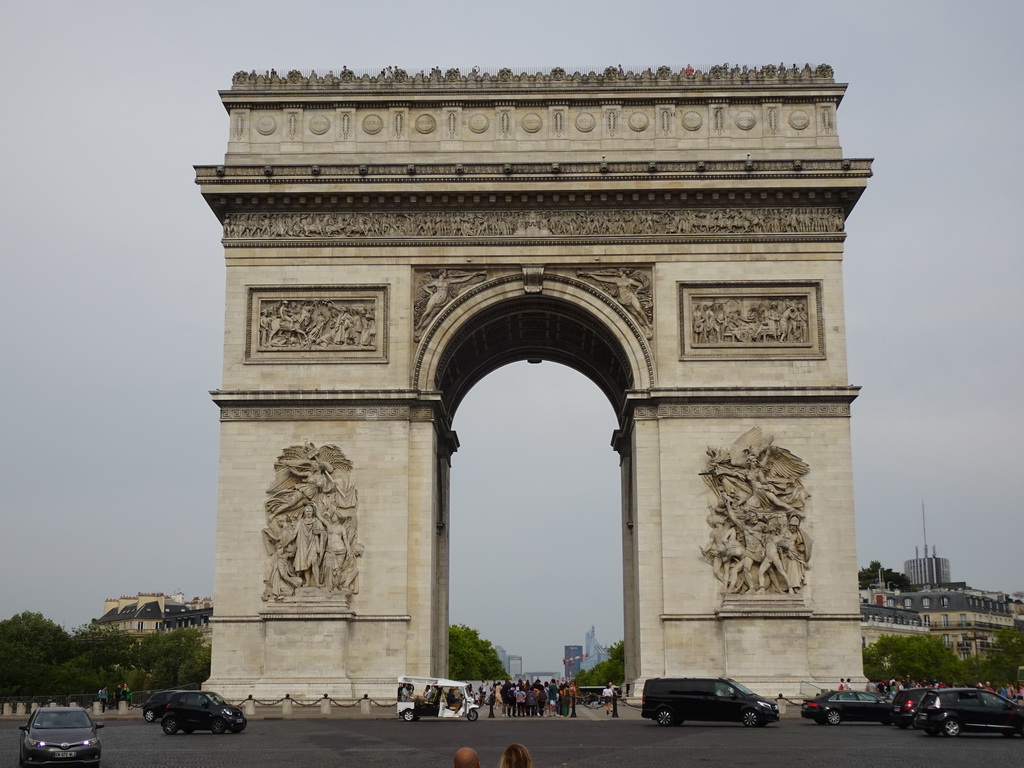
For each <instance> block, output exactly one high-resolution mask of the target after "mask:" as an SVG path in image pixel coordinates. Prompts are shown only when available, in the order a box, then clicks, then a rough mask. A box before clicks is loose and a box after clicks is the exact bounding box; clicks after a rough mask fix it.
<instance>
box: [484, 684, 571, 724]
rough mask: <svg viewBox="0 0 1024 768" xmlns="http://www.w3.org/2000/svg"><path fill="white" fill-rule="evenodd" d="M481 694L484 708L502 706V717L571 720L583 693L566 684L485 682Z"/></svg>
mask: <svg viewBox="0 0 1024 768" xmlns="http://www.w3.org/2000/svg"><path fill="white" fill-rule="evenodd" d="M478 694H479V695H480V702H481V704H489V705H491V704H493V706H494V708H495V709H497V708H498V707H499V706H500V707H501V716H502V717H568V716H569V714H570V712H571V709H572V703H573V700H574V699H575V698H578V697H579V695H580V689H579V686H577V685H576V683H575V682H573V681H565V680H563V681H562V682H558V681H556V680H553V679H552V680H549V681H548V682H544V681H542V680H534V681H533V682H532V683H531V682H530V681H529V680H516V681H515V682H513V681H512V680H506V681H505V682H504V683H502V682H500V681H495V682H494V683H493V684H492V683H489V682H485V683H484V684H483V685H481V686H480V689H479V691H478Z"/></svg>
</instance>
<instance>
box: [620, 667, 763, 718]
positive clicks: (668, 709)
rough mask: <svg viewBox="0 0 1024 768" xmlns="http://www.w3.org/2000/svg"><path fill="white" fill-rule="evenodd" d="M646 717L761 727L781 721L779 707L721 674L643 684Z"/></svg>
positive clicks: (666, 678)
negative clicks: (710, 721) (714, 721)
mask: <svg viewBox="0 0 1024 768" xmlns="http://www.w3.org/2000/svg"><path fill="white" fill-rule="evenodd" d="M640 714H641V715H643V717H648V718H651V719H652V720H654V721H655V722H656V723H657V724H658V725H679V724H680V723H682V722H684V721H685V720H717V721H725V722H735V723H743V724H744V725H746V726H750V727H753V726H762V725H767V724H768V723H774V722H778V719H779V706H778V705H777V704H776V703H775V702H773V701H769V700H768V699H765V698H762V697H761V696H758V695H757V694H756V693H754V692H753V691H752V690H750V689H749V688H747V687H746V686H744V685H741V684H740V683H737V682H736V681H735V680H727V679H725V678H722V677H654V678H651V679H650V680H648V681H647V682H646V683H644V703H643V709H642V710H641V712H640Z"/></svg>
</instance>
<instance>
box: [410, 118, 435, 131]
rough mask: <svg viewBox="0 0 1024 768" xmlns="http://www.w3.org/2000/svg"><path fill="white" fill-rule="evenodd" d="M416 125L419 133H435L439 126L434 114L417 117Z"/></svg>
mask: <svg viewBox="0 0 1024 768" xmlns="http://www.w3.org/2000/svg"><path fill="white" fill-rule="evenodd" d="M415 126H416V131H417V132H418V133H423V134H427V133H433V132H434V130H435V129H436V128H437V120H435V119H434V116H433V115H420V116H419V117H417V118H416V122H415Z"/></svg>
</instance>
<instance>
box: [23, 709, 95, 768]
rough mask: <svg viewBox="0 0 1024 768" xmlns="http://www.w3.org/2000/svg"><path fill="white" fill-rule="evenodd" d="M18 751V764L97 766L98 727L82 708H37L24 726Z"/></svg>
mask: <svg viewBox="0 0 1024 768" xmlns="http://www.w3.org/2000/svg"><path fill="white" fill-rule="evenodd" d="M18 727H19V728H20V729H21V730H22V731H24V734H23V735H22V738H21V748H20V750H19V752H18V765H23V766H24V765H63V764H65V763H75V764H78V765H98V764H99V762H100V737H99V736H98V735H97V734H96V729H97V728H102V727H103V725H102V724H100V725H97V724H96V723H94V722H93V721H92V718H91V717H89V713H88V712H86V711H85V710H84V709H82V708H81V707H39V709H37V710H36V711H35V712H33V713H32V714H31V716H29V719H28V723H27V724H26V725H20V726H18Z"/></svg>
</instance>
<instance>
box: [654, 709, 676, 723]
mask: <svg viewBox="0 0 1024 768" xmlns="http://www.w3.org/2000/svg"><path fill="white" fill-rule="evenodd" d="M654 722H656V723H657V724H658V725H675V724H676V716H675V715H673V714H672V710H671V709H669V708H668V707H662V708H661V709H659V710H658V711H657V712H655V713H654Z"/></svg>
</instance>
